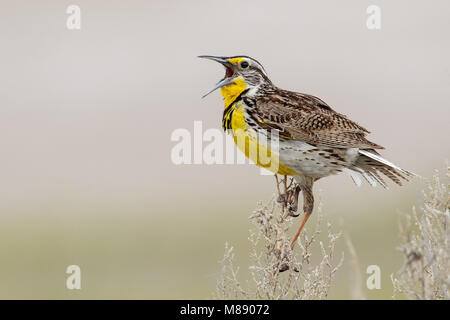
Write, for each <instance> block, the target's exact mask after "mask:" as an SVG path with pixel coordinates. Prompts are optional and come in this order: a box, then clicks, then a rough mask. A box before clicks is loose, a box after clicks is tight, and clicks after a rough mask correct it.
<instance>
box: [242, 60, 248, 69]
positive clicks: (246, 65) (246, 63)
mask: <svg viewBox="0 0 450 320" xmlns="http://www.w3.org/2000/svg"><path fill="white" fill-rule="evenodd" d="M247 67H248V62H247V61H242V62H241V68H243V69H245V68H247Z"/></svg>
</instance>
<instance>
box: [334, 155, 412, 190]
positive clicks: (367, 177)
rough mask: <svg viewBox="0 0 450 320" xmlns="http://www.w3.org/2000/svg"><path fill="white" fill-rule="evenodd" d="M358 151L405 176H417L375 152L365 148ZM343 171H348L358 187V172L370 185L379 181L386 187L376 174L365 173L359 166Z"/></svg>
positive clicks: (359, 183) (373, 185) (359, 184)
mask: <svg viewBox="0 0 450 320" xmlns="http://www.w3.org/2000/svg"><path fill="white" fill-rule="evenodd" d="M358 152H359V153H360V154H362V155H364V156H366V157H368V158H371V159H373V160H375V161H378V162H380V163H382V164H384V165H386V166H389V167H391V168H393V169H395V170H397V171H399V172H400V173H402V174H404V175H406V176H417V175H416V174H414V173H411V172H408V171H406V170H403V169H402V168H400V167H399V166H397V165H395V164H393V163H392V162H390V161H388V160H386V159H384V158H382V157H380V156H379V155H376V154H374V153H372V152H369V151H366V150H359V151H358ZM343 171H345V172H346V173H348V174H349V175H350V176H351V178H352V180H353V182H354V183H355V184H356V186H358V187H360V186H361V184H362V180H361V178H360V176H359V175H358V174H361V175H362V176H363V177H364V179H365V180H366V181H367V182H368V183H369V184H370V185H371V186H372V187H376V185H377V182H378V183H380V184H381V185H382V186H383V187H384V188H386V189H388V187H387V185H386V183H385V182H384V181H383V180H380V178H379V177H377V175H373V174H368V173H366V172H365V171H364V170H362V169H361V168H357V167H356V168H352V169H350V168H345V169H344V170H343Z"/></svg>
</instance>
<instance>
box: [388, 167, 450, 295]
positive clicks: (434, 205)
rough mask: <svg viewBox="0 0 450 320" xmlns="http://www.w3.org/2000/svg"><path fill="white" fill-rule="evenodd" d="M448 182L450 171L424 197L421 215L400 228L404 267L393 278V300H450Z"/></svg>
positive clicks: (414, 212) (438, 179)
mask: <svg viewBox="0 0 450 320" xmlns="http://www.w3.org/2000/svg"><path fill="white" fill-rule="evenodd" d="M449 180H450V168H449V167H448V166H447V174H446V176H445V178H444V179H440V178H439V175H438V174H437V173H436V174H435V176H434V178H433V179H432V181H431V182H430V183H429V185H428V187H427V188H426V189H425V190H424V193H423V205H422V206H421V208H420V210H419V212H417V211H416V210H415V208H413V213H412V215H411V216H410V215H408V216H406V218H405V220H406V221H405V222H404V224H403V225H402V224H400V241H401V245H400V247H399V250H400V251H401V252H402V254H403V257H404V265H403V267H402V268H401V269H400V270H399V271H398V272H397V273H396V274H395V275H393V276H392V277H391V278H392V282H393V285H394V297H396V296H398V295H399V294H404V295H405V296H406V297H407V298H409V299H427V300H434V299H449V295H450V291H449V290H450V251H449V235H450V228H449Z"/></svg>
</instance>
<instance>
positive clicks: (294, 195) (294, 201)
mask: <svg viewBox="0 0 450 320" xmlns="http://www.w3.org/2000/svg"><path fill="white" fill-rule="evenodd" d="M301 190H302V189H301V188H300V186H299V185H295V187H294V190H292V191H291V193H290V196H291V197H290V199H289V200H288V202H287V209H288V215H289V216H291V217H298V216H299V215H300V214H298V213H296V212H297V209H298V196H299V195H300V191H301Z"/></svg>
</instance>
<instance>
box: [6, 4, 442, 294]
mask: <svg viewBox="0 0 450 320" xmlns="http://www.w3.org/2000/svg"><path fill="white" fill-rule="evenodd" d="M69 4H77V5H79V6H80V7H81V10H82V29H81V30H80V31H69V30H67V29H66V18H67V14H66V13H65V11H66V8H67V6H68V5H69ZM370 4H377V5H379V6H380V7H381V9H382V28H381V30H379V31H369V30H368V29H367V28H366V22H365V21H366V17H367V15H366V8H367V7H368V5H370ZM449 9H450V5H449V2H448V1H445V0H442V1H425V0H421V1H387V0H383V1H380V0H377V1H361V0H358V1H357V0H353V1H332V0H329V1H298V0H296V1H158V2H157V1H87V0H80V1H56V0H54V1H11V0H9V1H7V0H3V1H2V2H1V4H0V41H1V50H0V61H1V72H0V133H1V139H0V150H1V158H0V188H1V196H0V197H1V198H0V199H1V200H0V298H201V299H202V298H208V297H210V294H211V292H212V291H213V290H214V285H215V281H216V278H217V273H218V270H219V268H218V265H217V261H218V260H219V259H220V258H221V255H222V252H223V246H224V243H225V241H229V242H230V243H231V244H233V245H235V246H236V247H237V257H238V259H239V261H240V262H241V265H242V270H243V271H242V272H243V276H245V272H246V265H247V264H248V258H247V249H248V244H247V241H246V238H247V236H248V229H249V227H250V223H249V221H248V216H249V215H250V213H251V211H252V209H253V208H254V207H255V205H256V202H257V201H258V200H264V199H269V197H270V196H271V195H272V194H273V192H274V190H275V189H274V183H273V178H271V177H265V176H260V175H259V171H258V170H257V169H256V168H254V167H251V166H232V165H222V166H220V165H216V166H206V165H197V166H194V165H191V166H175V165H173V164H172V163H171V161H170V150H171V148H172V147H173V145H174V143H172V142H171V141H170V134H171V132H172V131H173V130H174V129H176V128H187V129H189V130H192V128H193V121H194V120H203V126H204V128H220V126H221V115H222V108H223V106H222V102H221V98H220V97H219V93H215V94H212V95H210V96H208V97H207V98H206V99H203V100H202V99H201V98H200V97H201V96H202V94H204V93H205V92H206V91H207V90H208V89H209V88H210V87H211V86H212V85H213V84H214V83H215V82H216V81H218V80H219V79H220V78H221V77H222V76H223V70H222V68H221V67H220V66H218V65H215V64H213V63H212V62H209V61H203V60H200V59H197V58H196V56H197V55H199V54H212V55H237V54H246V55H251V56H253V57H255V58H257V59H258V60H260V61H261V62H262V63H263V65H264V66H265V68H266V70H267V72H268V74H269V76H270V77H271V79H272V80H273V81H274V83H276V84H277V85H279V86H280V87H283V88H286V89H292V90H296V91H301V92H305V93H311V94H314V95H317V96H320V97H321V98H323V99H324V100H325V101H327V102H328V103H329V104H330V105H331V106H333V107H334V108H335V109H336V110H337V111H339V112H341V113H344V114H346V115H348V116H349V117H350V118H351V119H353V120H355V121H357V122H359V123H360V124H362V125H363V126H365V127H367V128H368V129H369V130H371V131H372V132H373V133H372V134H371V135H370V139H371V140H373V141H375V142H376V143H379V144H381V145H383V146H385V147H386V150H385V151H383V155H384V156H385V157H387V158H388V159H390V160H392V161H393V162H395V163H397V164H399V165H401V166H403V167H405V168H406V169H409V170H412V171H415V172H416V173H418V174H420V175H422V176H424V177H430V176H431V175H432V173H433V170H434V169H435V168H439V169H442V168H443V167H444V163H445V159H446V158H447V157H448V156H449V133H450V130H449V127H448V119H449V118H450V108H449V102H450V93H449V84H450V62H449V59H448V57H449V56H450V45H449V41H448V39H449V35H450V34H449V31H450V20H449V19H448V13H449ZM422 187H423V182H421V181H415V182H414V183H411V184H408V185H407V186H406V187H404V188H399V187H397V186H395V185H392V187H391V188H390V190H388V191H386V190H383V189H381V188H377V189H372V188H370V187H369V186H367V185H366V186H364V187H362V188H360V189H357V188H356V187H355V186H354V184H353V183H352V182H351V179H350V178H349V177H347V176H344V175H342V176H336V177H331V178H329V179H326V180H323V181H321V182H320V183H318V184H317V189H318V190H322V197H323V210H324V213H325V216H326V218H327V219H329V220H330V221H332V222H334V223H335V228H336V230H337V229H339V228H340V227H339V223H340V222H339V221H341V220H342V221H343V223H344V228H345V230H346V232H348V233H349V234H350V236H351V237H352V239H353V242H354V243H355V246H356V250H357V251H358V254H359V257H360V260H361V267H362V268H365V267H366V266H367V265H369V264H377V265H379V266H380V267H381V270H382V281H383V282H382V290H380V291H371V292H369V291H365V294H366V295H367V296H368V297H369V298H389V297H390V296H391V294H392V286H391V284H390V281H389V276H390V273H392V272H394V271H395V270H397V269H398V268H400V266H401V263H402V261H401V257H400V255H399V253H397V252H396V251H395V246H396V245H397V244H398V241H397V236H396V232H397V218H398V210H400V211H402V212H409V211H410V208H411V207H412V206H413V205H418V204H419V203H420V200H419V199H420V190H421V188H422ZM314 222H315V220H313V221H312V222H311V223H312V224H313V223H314ZM343 249H344V247H343V246H341V247H340V250H343ZM317 254H318V253H317ZM69 264H77V265H80V266H81V268H82V290H81V291H77V292H72V291H68V290H66V289H65V277H66V275H65V268H66V267H67V266H68V265H69ZM363 271H364V270H363ZM352 277H353V275H352V270H351V267H350V266H349V261H348V260H347V262H346V265H345V266H344V268H343V269H342V271H341V272H340V273H338V274H337V279H336V281H337V282H336V283H337V285H336V286H335V287H334V288H333V290H332V292H331V297H333V298H349V297H351V293H350V288H351V283H352V282H353V278H352Z"/></svg>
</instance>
